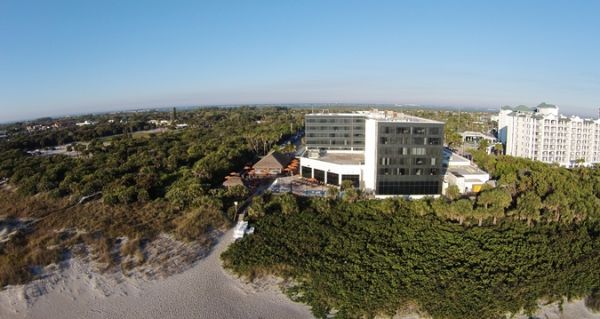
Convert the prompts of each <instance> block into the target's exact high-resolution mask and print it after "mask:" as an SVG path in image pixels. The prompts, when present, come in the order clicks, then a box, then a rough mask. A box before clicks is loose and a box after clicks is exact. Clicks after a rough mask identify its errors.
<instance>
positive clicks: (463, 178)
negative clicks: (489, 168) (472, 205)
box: [443, 149, 490, 194]
mask: <svg viewBox="0 0 600 319" xmlns="http://www.w3.org/2000/svg"><path fill="white" fill-rule="evenodd" d="M444 167H445V168H446V175H444V192H443V193H444V194H445V193H446V189H447V188H448V187H449V186H452V185H456V186H458V189H459V190H460V192H461V194H462V193H478V192H479V191H480V190H481V188H482V187H483V185H484V184H486V183H487V182H488V181H489V180H490V174H488V173H487V172H485V171H483V170H481V169H480V168H479V167H477V165H475V164H474V163H473V162H471V161H470V160H469V159H467V158H465V157H462V156H460V155H458V154H456V153H454V152H452V151H450V150H449V149H445V150H444Z"/></svg>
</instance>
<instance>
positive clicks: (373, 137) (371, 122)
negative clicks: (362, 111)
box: [363, 119, 377, 192]
mask: <svg viewBox="0 0 600 319" xmlns="http://www.w3.org/2000/svg"><path fill="white" fill-rule="evenodd" d="M376 164H377V120H375V119H367V120H366V121H365V168H364V175H363V180H364V182H365V185H364V188H365V190H367V191H373V192H374V191H375V188H376V185H375V183H376V181H375V179H376V168H377V165H376Z"/></svg>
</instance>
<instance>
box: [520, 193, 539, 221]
mask: <svg viewBox="0 0 600 319" xmlns="http://www.w3.org/2000/svg"><path fill="white" fill-rule="evenodd" d="M541 208H542V200H541V199H540V198H539V197H538V196H537V195H536V194H535V193H533V192H527V193H525V194H523V195H521V196H519V198H517V212H518V214H519V218H520V219H526V220H527V226H531V222H532V221H539V220H540V218H541V214H540V209H541Z"/></svg>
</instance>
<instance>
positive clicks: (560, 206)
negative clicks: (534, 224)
mask: <svg viewBox="0 0 600 319" xmlns="http://www.w3.org/2000/svg"><path fill="white" fill-rule="evenodd" d="M543 205H544V209H545V210H546V211H547V212H548V215H549V216H548V218H547V219H548V221H550V220H554V221H555V222H558V221H560V216H561V212H564V213H565V214H567V215H569V212H568V211H567V210H569V209H570V208H569V200H568V198H567V196H566V195H565V194H564V193H563V192H561V191H558V192H557V191H555V192H553V193H552V194H550V195H548V196H547V197H546V198H545V199H544V203H543Z"/></svg>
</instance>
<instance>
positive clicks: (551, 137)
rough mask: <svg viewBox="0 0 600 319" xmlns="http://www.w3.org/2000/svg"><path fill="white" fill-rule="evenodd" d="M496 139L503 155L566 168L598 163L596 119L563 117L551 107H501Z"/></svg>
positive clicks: (599, 149)
mask: <svg viewBox="0 0 600 319" xmlns="http://www.w3.org/2000/svg"><path fill="white" fill-rule="evenodd" d="M498 139H499V140H500V141H501V142H502V144H504V150H505V153H506V155H512V156H519V157H526V158H530V159H534V160H538V161H542V162H546V163H557V164H560V165H562V166H568V167H572V166H574V165H578V164H583V165H590V164H592V163H598V162H600V120H592V119H583V118H580V117H577V116H571V117H567V116H563V115H560V114H559V113H558V107H557V106H555V105H550V104H545V103H542V104H540V105H538V106H537V107H535V108H529V107H526V106H523V105H521V106H517V107H515V108H511V107H507V106H505V107H502V109H501V110H500V114H499V115H498Z"/></svg>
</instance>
